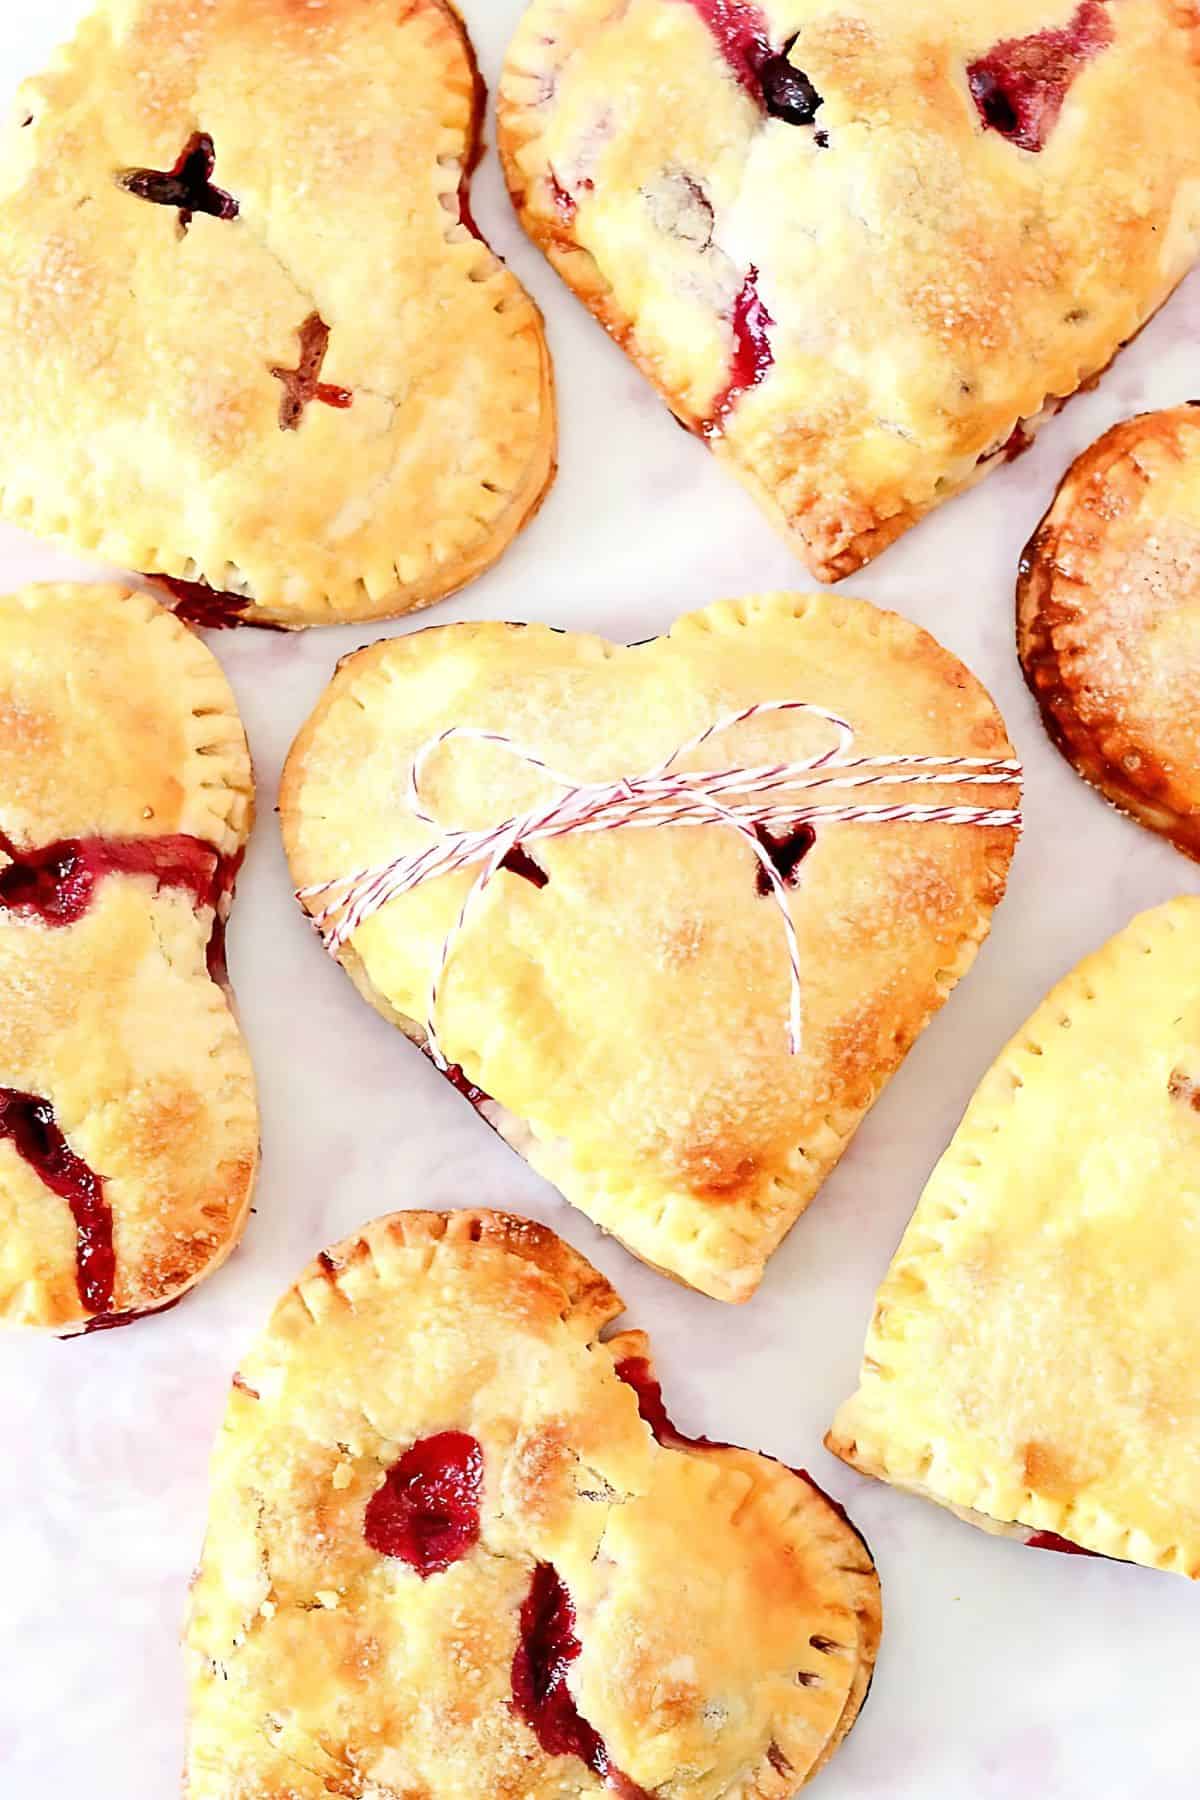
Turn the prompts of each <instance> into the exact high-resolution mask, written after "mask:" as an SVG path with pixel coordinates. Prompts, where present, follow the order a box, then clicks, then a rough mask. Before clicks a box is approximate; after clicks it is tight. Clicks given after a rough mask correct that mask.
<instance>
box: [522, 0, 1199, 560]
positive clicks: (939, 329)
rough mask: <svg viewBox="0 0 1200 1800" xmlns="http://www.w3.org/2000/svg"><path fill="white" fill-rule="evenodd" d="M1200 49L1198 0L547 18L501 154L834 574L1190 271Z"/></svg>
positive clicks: (568, 7) (589, 8) (563, 1)
mask: <svg viewBox="0 0 1200 1800" xmlns="http://www.w3.org/2000/svg"><path fill="white" fill-rule="evenodd" d="M1198 57H1200V40H1198V35H1197V27H1196V24H1195V19H1194V16H1193V13H1192V11H1191V9H1190V8H1187V7H1181V6H1178V5H1176V4H1175V3H1174V0H1120V4H1114V5H1108V4H1106V3H1105V0H1039V4H1036V5H1035V4H1030V3H1029V0H1023V3H1022V4H1016V3H1015V0H1003V3H1002V4H996V3H995V0H964V3H960V4H958V5H955V6H920V7H913V6H908V7H906V6H902V5H899V4H897V0H846V3H845V4H840V5H838V6H836V7H832V6H830V5H828V4H827V3H826V0H533V4H532V5H530V6H529V7H528V9H527V11H526V13H525V15H524V17H523V19H522V21H521V24H520V26H519V27H518V30H517V33H516V37H515V39H514V41H513V44H512V47H511V49H510V51H509V55H508V61H507V64H506V68H505V72H504V77H503V80H502V83H501V88H500V98H499V114H500V143H501V150H502V153H503V156H504V161H505V168H506V173H507V177H508V182H509V186H510V189H511V191H512V194H513V199H514V202H515V204H516V207H517V210H518V212H519V214H520V217H521V221H522V223H523V225H524V226H525V229H526V231H527V232H528V233H529V235H530V236H531V237H532V239H533V240H534V242H535V243H536V244H537V245H538V246H539V247H540V248H541V249H542V250H543V251H544V252H545V254H546V255H547V256H548V258H549V259H550V261H551V262H552V263H553V265H554V267H555V269H556V270H557V271H558V273H559V274H560V275H561V276H562V277H563V279H564V280H565V281H566V282H567V284H568V286H569V287H570V288H572V289H573V291H574V292H575V293H576V294H577V295H578V296H579V298H580V299H581V300H582V301H583V302H584V304H585V305H586V306H587V307H589V308H590V310H591V311H592V312H593V313H594V314H595V315H596V317H597V318H598V319H599V320H600V321H601V323H602V324H603V325H604V326H605V328H606V329H607V330H608V331H609V333H610V334H611V335H612V336H613V337H614V338H615V339H616V341H617V343H618V344H620V345H621V347H622V348H623V349H624V350H625V351H626V352H627V353H628V355H629V356H630V357H631V358H632V359H633V361H634V362H635V363H637V365H638V366H639V368H640V369H641V370H642V372H643V373H644V374H645V375H646V376H647V378H648V379H649V380H650V381H651V382H652V383H653V384H654V386H655V388H656V389H657V390H658V392H659V393H660V394H661V395H662V397H663V399H664V400H665V401H666V403H667V405H668V406H669V407H670V408H671V410H672V411H673V412H674V414H675V415H676V417H677V418H678V419H679V420H680V421H681V422H682V423H683V424H684V425H686V426H688V427H689V429H691V430H692V431H693V432H695V433H696V434H697V435H698V436H700V437H701V438H702V439H703V440H704V441H705V442H706V443H708V444H709V445H710V446H711V448H712V449H713V451H714V452H715V454H716V455H717V456H718V457H719V458H720V460H721V461H722V463H724V464H725V466H726V467H728V468H729V469H730V470H731V471H732V472H733V474H735V475H736V476H737V477H738V478H739V479H740V480H741V481H742V482H743V484H744V485H745V486H746V487H747V488H748V489H749V491H750V493H751V494H752V495H753V496H754V498H755V499H756V500H757V501H758V502H759V504H760V505H761V506H762V507H763V509H764V511H765V512H766V513H767V515H768V517H769V518H770V519H771V520H772V521H773V522H774V523H775V524H776V525H778V526H779V527H781V528H782V529H783V531H784V532H785V533H786V534H787V535H788V537H789V538H790V540H791V541H792V543H793V544H794V545H795V547H796V549H797V550H798V551H799V553H800V554H801V556H803V558H804V560H805V562H806V563H807V565H808V567H809V568H810V569H811V571H812V573H813V574H814V575H815V576H817V577H818V578H819V579H821V580H824V581H834V580H837V579H838V578H840V577H841V576H843V575H848V574H851V573H853V571H854V570H855V569H857V568H860V567H861V566H862V564H863V563H865V562H867V561H869V560H870V559H871V558H872V557H874V556H876V555H878V554H879V552H880V551H881V550H883V549H885V548H886V547H887V546H888V545H889V544H890V543H891V542H892V541H893V540H894V539H895V538H897V537H899V536H900V534H901V533H902V532H904V531H906V530H907V529H908V528H909V526H911V525H913V524H914V523H916V521H917V520H918V519H920V518H922V517H923V516H924V515H925V514H926V513H928V512H929V511H930V510H931V509H932V508H934V507H935V506H937V505H938V504H939V503H940V502H941V501H943V500H945V499H947V498H949V497H950V496H951V495H953V494H956V493H959V492H961V491H962V490H963V489H965V488H967V487H969V486H970V485H971V484H972V483H973V482H975V481H977V480H978V479H979V478H980V477H981V476H983V475H985V474H986V473H987V472H988V471H989V470H992V469H996V468H999V467H1001V466H1003V464H1004V463H1005V462H1007V461H1009V460H1011V458H1012V457H1014V456H1016V455H1018V454H1019V453H1020V451H1021V450H1023V449H1024V448H1026V447H1027V445H1028V444H1029V443H1030V442H1032V439H1033V435H1034V433H1035V432H1036V431H1037V430H1038V429H1039V428H1040V426H1041V425H1042V424H1043V423H1044V421H1045V420H1046V419H1047V418H1049V417H1050V416H1051V415H1052V414H1053V413H1054V412H1055V411H1057V409H1058V407H1059V406H1060V405H1061V404H1062V402H1063V400H1064V399H1066V398H1067V397H1069V396H1070V395H1071V394H1073V393H1074V392H1076V390H1077V389H1078V388H1079V387H1080V385H1081V384H1083V383H1085V382H1087V381H1088V380H1089V379H1091V378H1092V377H1094V376H1096V375H1097V374H1099V372H1100V371H1101V370H1103V369H1104V368H1105V367H1106V365H1107V364H1108V363H1109V362H1110V361H1111V360H1112V358H1113V356H1114V355H1115V354H1116V352H1117V351H1118V350H1119V348H1120V347H1121V345H1122V344H1124V343H1125V342H1127V341H1128V339H1130V338H1131V337H1133V336H1134V334H1135V333H1136V332H1137V331H1138V329H1139V328H1140V327H1141V326H1142V325H1143V324H1144V323H1145V322H1146V320H1147V319H1148V318H1149V317H1150V316H1151V314H1153V313H1154V312H1155V311H1156V309H1157V308H1158V307H1159V306H1161V305H1162V303H1163V302H1164V301H1165V300H1166V298H1167V296H1168V295H1169V294H1170V293H1171V291H1172V289H1173V288H1174V287H1175V285H1176V283H1177V282H1179V281H1180V280H1181V279H1182V277H1183V276H1184V275H1185V274H1186V272H1187V270H1188V268H1189V267H1190V266H1191V264H1192V263H1193V261H1194V260H1195V258H1196V256H1197V253H1198V252H1200V205H1198V204H1197V199H1196V170H1195V158H1194V155H1193V152H1192V145H1193V144H1194V143H1195V141H1196V138H1197V136H1200V80H1198V79H1197V60H1198Z"/></svg>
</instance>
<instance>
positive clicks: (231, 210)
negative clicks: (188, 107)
mask: <svg viewBox="0 0 1200 1800" xmlns="http://www.w3.org/2000/svg"><path fill="white" fill-rule="evenodd" d="M216 166H217V153H216V149H215V148H214V145H213V141H212V139H211V138H210V137H209V135H208V133H207V132H204V131H198V132H197V133H196V134H195V136H194V137H192V138H190V139H189V140H188V142H187V144H186V145H185V146H184V148H183V150H182V151H181V152H180V156H179V160H178V162H177V163H176V164H175V167H174V168H173V169H166V170H162V169H130V170H129V171H128V172H127V173H126V174H124V175H122V176H121V186H122V187H123V188H124V189H125V192H126V193H127V194H133V195H134V196H135V198H136V199H138V200H149V201H151V202H152V203H153V204H154V205H155V206H176V207H178V208H179V233H180V236H181V237H182V236H183V235H184V233H185V232H186V231H187V228H188V226H189V225H190V224H191V222H192V219H193V218H194V217H195V215H196V214H197V213H205V214H207V216H208V217H209V218H210V219H236V218H237V216H238V212H239V210H240V209H239V207H238V203H237V201H236V200H235V199H234V197H233V195H232V194H227V193H225V192H224V190H223V189H222V188H219V187H214V186H213V181H212V177H213V171H214V169H215V168H216Z"/></svg>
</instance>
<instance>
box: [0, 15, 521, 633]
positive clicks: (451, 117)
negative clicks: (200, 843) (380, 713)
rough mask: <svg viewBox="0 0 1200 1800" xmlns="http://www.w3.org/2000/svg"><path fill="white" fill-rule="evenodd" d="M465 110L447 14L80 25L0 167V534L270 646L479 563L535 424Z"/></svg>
mask: <svg viewBox="0 0 1200 1800" xmlns="http://www.w3.org/2000/svg"><path fill="white" fill-rule="evenodd" d="M482 98H483V95H482V85H481V83H480V82H479V80H478V77H477V74H476V71H475V68H474V63H473V60H472V56H471V53H470V49H469V46H468V44H467V42H466V38H465V35H464V32H463V29H462V26H461V24H460V23H459V21H458V18H457V15H456V14H455V13H454V12H453V11H452V10H451V8H450V7H449V6H448V5H445V4H443V3H442V0H410V3H408V4H405V5H399V4H397V5H392V6H389V5H381V4H378V3H377V0H315V3H309V4H304V5H299V4H296V3H295V0H256V3H255V4H248V3H247V0H103V3H102V4H100V5H99V6H98V7H97V9H96V10H95V11H94V12H93V13H92V14H91V15H90V16H89V18H88V19H87V20H86V21H85V22H84V24H83V25H82V26H81V27H80V29H79V32H78V35H77V36H76V38H75V40H74V42H73V43H72V44H71V45H69V46H68V47H67V48H66V49H65V50H64V51H63V52H61V53H60V55H59V56H58V58H57V59H56V61H55V62H54V63H53V65H52V66H51V68H50V69H49V70H48V71H47V73H46V74H45V75H44V76H42V77H41V78H40V79H38V80H36V81H32V82H30V83H28V84H27V85H26V87H25V88H24V89H23V90H22V93H21V95H20V98H19V100H18V104H17V108H16V111H15V113H14V115H13V117H12V119H11V121H10V123H9V125H8V127H7V131H6V135H5V137H4V140H3V144H2V146H0V356H2V357H3V359H4V362H5V366H7V367H9V368H20V369H21V371H22V378H21V380H19V381H11V382H6V383H5V384H4V387H3V390H2V391H0V504H2V506H3V510H4V512H5V513H6V514H7V516H8V517H9V518H11V519H14V520H16V521H17V522H18V523H22V524H27V525H29V526H31V527H32V528H34V529H36V530H39V531H44V532H49V533H55V534H59V535H62V536H65V537H67V538H69V539H70V540H71V541H72V542H73V543H75V544H77V545H79V546H80V547H81V548H84V549H88V550H92V551H95V552H96V553H97V554H98V555H100V556H102V557H104V558H106V559H108V560H110V561H116V562H120V563H123V564H125V565H126V566H128V567H130V568H133V569H137V570H141V571H145V572H150V573H154V574H160V575H163V576H167V577H173V578H174V577H180V578H184V579H185V580H186V581H189V582H192V583H198V582H206V583H207V584H208V585H209V587H211V588H213V589H215V590H218V591H222V592H223V591H226V590H227V591H229V594H228V598H227V599H225V600H223V601H221V604H222V605H223V606H224V607H225V609H226V611H227V612H229V613H231V614H233V615H235V616H236V615H237V614H239V613H240V615H241V616H243V617H245V618H246V619H248V620H254V621H258V622H264V621H273V622H275V623H277V624H283V625H306V624H321V623H327V622H336V621H337V620H339V619H353V618H367V617H380V616H385V615H387V614H389V613H397V612H403V611H406V610H408V609H409V608H411V607H413V606H418V605H423V604H425V603H427V602H428V601H430V600H434V599H437V598H439V597H440V596H441V595H442V594H445V593H447V592H449V591H450V590H451V589H453V588H455V587H457V586H461V584H462V583H463V582H464V581H466V580H468V579H469V578H470V577H471V576H472V575H473V574H475V573H477V572H478V571H479V570H480V569H481V568H484V567H486V566H487V565H488V564H489V563H490V562H492V561H493V560H494V559H495V557H496V556H497V555H498V554H499V553H500V551H501V550H502V549H503V547H504V545H505V544H506V543H507V542H508V540H509V539H510V538H511V537H512V535H513V534H514V532H515V531H516V530H517V529H518V528H519V526H520V525H521V524H522V523H523V522H524V520H525V519H526V518H527V516H528V515H529V513H530V512H531V510H532V509H533V507H534V506H535V505H536V504H537V502H538V500H539V498H540V497H541V494H542V492H543V491H544V489H545V486H546V484H547V481H548V479H549V476H550V473H551V469H552V463H553V445H554V424H553V404H552V397H551V392H550V376H549V366H548V361H547V355H546V350H545V345H544V342H543V338H542V333H541V326H540V321H539V318H538V315H537V312H536V309H535V308H534V306H533V305H532V303H531V302H530V301H529V299H528V298H527V297H526V296H525V294H524V293H523V291H522V290H521V288H520V287H519V285H518V284H517V282H516V280H515V279H514V277H513V276H511V275H510V274H509V273H508V271H507V270H506V269H505V268H504V267H503V266H502V265H501V264H500V263H499V261H498V260H497V259H496V258H495V257H494V256H493V255H492V253H491V252H490V251H489V250H488V248H487V246H486V245H485V244H484V243H483V242H482V241H481V240H480V238H479V237H478V235H477V234H476V232H475V229H474V225H473V221H472V218H471V213H470V209H469V205H468V203H467V183H468V178H469V173H470V168H471V166H472V164H473V162H474V160H475V158H476V156H477V154H478V150H479V146H480V139H479V131H480V127H481V109H482ZM238 602H240V603H241V604H240V607H239V605H238Z"/></svg>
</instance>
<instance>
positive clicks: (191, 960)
mask: <svg viewBox="0 0 1200 1800" xmlns="http://www.w3.org/2000/svg"><path fill="white" fill-rule="evenodd" d="M252 813H253V781H252V776H251V770H250V759H249V754H248V751H247V748H246V740H245V736H244V734H243V731H242V727H241V722H240V720H239V718H238V714H237V708H236V704H235V702H234V698H233V695H232V693H231V691H230V689H229V686H228V684H227V682H226V680H225V678H224V676H223V675H222V673H221V670H220V668H219V667H218V665H217V663H216V661H215V660H214V658H213V657H212V656H211V654H210V653H209V651H208V650H207V649H205V647H204V645H203V644H201V643H200V642H199V640H198V639H197V638H195V637H194V636H193V635H192V634H191V633H190V632H189V631H187V630H186V629H185V628H184V627H183V626H182V625H181V624H179V623H178V621H177V620H175V619H173V618H172V617H171V616H170V614H169V613H167V612H165V611H164V610H163V609H162V608H161V607H159V606H157V605H156V604H155V603H154V602H153V601H152V600H151V599H149V598H148V596H146V595H145V594H140V593H129V592H127V591H125V590H123V589H120V588H117V587H68V586H59V587H33V588H27V589H24V590H23V591H22V592H20V593H17V594H13V595H9V596H7V597H5V598H3V599H0V832H2V833H3V834H4V837H5V838H6V839H7V840H9V841H10V842H11V843H12V844H13V845H14V847H15V849H16V850H17V852H18V854H19V853H21V852H23V851H31V850H36V849H39V848H42V847H45V846H50V845H54V844H58V843H60V842H62V841H63V840H78V839H92V838H100V839H104V840H122V839H135V840H139V839H147V840H152V839H155V838H167V839H170V838H172V837H174V836H176V835H182V836H186V837H188V838H189V839H195V840H198V842H199V845H200V848H201V850H202V851H203V849H204V848H205V847H207V846H211V848H212V850H213V851H215V852H216V853H217V855H218V856H219V857H220V858H221V859H222V862H223V866H224V867H225V868H226V869H227V871H228V878H227V879H226V880H225V881H224V883H223V886H222V893H221V895H220V897H219V899H218V900H217V902H216V905H215V906H214V905H211V904H198V902H197V899H196V898H195V897H194V896H193V895H192V894H191V893H189V892H187V891H181V890H180V889H177V888H172V887H160V886H157V885H156V883H155V880H154V878H153V877H152V876H150V875H145V874H125V873H112V874H109V875H107V876H106V877H105V878H104V879H103V880H102V881H100V882H99V883H98V884H97V887H96V890H95V895H94V898H93V900H92V903H91V905H90V906H89V907H88V908H87V910H86V911H85V912H84V913H83V915H82V916H81V917H79V918H78V919H76V920H75V921H74V922H73V923H69V924H64V925H58V926H50V925H47V924H46V923H45V922H44V921H43V920H42V919H41V918H40V917H37V916H31V915H30V914H29V913H28V912H23V911H22V910H21V909H20V908H19V907H17V908H11V909H10V908H7V907H6V906H4V905H3V904H0V1089H10V1090H15V1091H17V1092H18V1093H21V1094H28V1095H33V1096H37V1097H38V1098H40V1099H42V1100H45V1101H47V1102H49V1103H50V1105H51V1106H52V1107H53V1109H54V1112H55V1115H56V1118H57V1123H58V1126H59V1127H60V1128H61V1130H62V1132H63V1134H64V1136H65V1137H66V1140H67V1143H68V1145H69V1147H70V1148H71V1150H72V1151H73V1152H74V1154H75V1155H77V1156H79V1157H81V1158H82V1159H83V1161H84V1162H85V1163H86V1164H87V1165H88V1167H89V1168H90V1169H91V1170H93V1171H94V1172H95V1173H96V1174H98V1175H100V1176H101V1177H102V1178H103V1182H104V1191H105V1197H106V1200H107V1203H108V1205H109V1206H110V1207H111V1211H112V1215H113V1221H114V1227H113V1229H114V1248H115V1253H116V1275H115V1283H114V1287H113V1292H112V1301H111V1308H110V1309H109V1311H108V1312H107V1313H106V1314H105V1315H104V1317H103V1318H102V1319H99V1320H98V1319H96V1318H95V1317H94V1316H93V1315H92V1314H91V1313H89V1311H88V1309H87V1307H86V1306H85V1305H84V1304H83V1300H82V1297H81V1292H80V1289H79V1287H78V1286H77V1279H76V1254H77V1243H76V1231H75V1226H74V1224H73V1221H72V1214H71V1210H70V1208H69V1206H68V1204H67V1202H66V1200H65V1199H63V1198H61V1197H60V1196H59V1195H58V1194H57V1193H55V1192H53V1191H51V1189H50V1188H49V1187H48V1186H47V1185H46V1184H45V1183H44V1181H43V1180H42V1179H41V1178H40V1176H39V1174H38V1173H36V1172H35V1170H34V1169H33V1168H32V1167H30V1166H29V1164H28V1163H27V1162H26V1161H25V1160H23V1158H22V1157H21V1156H20V1155H19V1154H18V1153H17V1150H16V1149H15V1148H14V1146H13V1143H12V1142H10V1141H8V1139H6V1137H5V1135H4V1133H3V1132H2V1131H0V1323H3V1324H6V1325H22V1326H37V1327H43V1328H48V1329H52V1330H54V1331H56V1332H58V1333H60V1334H64V1335H65V1334H69V1333H72V1332H75V1331H80V1330H84V1329H88V1328H89V1327H90V1326H92V1325H94V1324H96V1323H113V1322H119V1321H120V1320H122V1319H123V1318H126V1317H128V1316H129V1315H130V1314H138V1313H142V1312H148V1311H155V1310H159V1309H161V1308H162V1307H164V1306H167V1305H170V1304H172V1303H173V1302H174V1301H175V1300H177V1299H179V1298H180V1297H181V1296H182V1295H183V1294H184V1293H185V1292H186V1291H187V1290H188V1289H189V1288H190V1287H192V1286H193V1285H194V1284H195V1283H196V1282H197V1281H198V1280H200V1279H201V1277H202V1276H204V1275H206V1274H208V1273H209V1272H211V1270H212V1269H214V1268H216V1267H217V1266H218V1264H220V1263H221V1262H222V1261H223V1260H224V1259H225V1257H226V1256H227V1255H228V1254H229V1252H230V1250H231V1249H232V1248H233V1246H234V1245H235V1244H236V1242H237V1240H238V1238H239V1237H240V1235H241V1232H242V1228H243V1225H244V1223H245V1220H246V1217H247V1214H248V1211H249V1205H250V1195H251V1189H252V1186H253V1182H254V1175H255V1169H256V1165H257V1157H258V1113H257V1106H256V1101H255V1090H254V1077H253V1072H252V1070H251V1066H250V1060H249V1056H248V1054H247V1051H246V1047H245V1045H244V1043H243V1041H242V1038H241V1036H240V1034H239V1032H238V1028H237V1024H236V1022H235V1019H234V1016H233V1012H232V1010H231V1006H230V1001H229V997H228V994H227V992H226V991H224V990H223V988H222V986H221V985H220V984H219V982H218V981H216V980H214V979H212V978H211V977H210V974H209V968H208V964H207V954H208V948H209V941H210V938H211V937H212V934H213V932H214V930H215V929H217V927H218V919H217V916H216V914H217V911H218V910H219V911H220V912H221V913H222V915H223V914H224V913H225V912H226V911H227V909H228V903H229V899H230V897H231V893H232V876H233V872H234V870H235V869H236V865H237V862H238V860H239V859H240V855H241V852H242V849H243V847H244V845H245V842H246V838H247V836H248V833H249V830H250V825H251V819H252ZM10 860H11V859H10V857H9V856H8V855H7V854H6V853H5V852H4V850H3V849H2V848H0V878H2V876H3V872H4V869H5V868H6V867H7V866H8V865H9V863H10Z"/></svg>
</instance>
